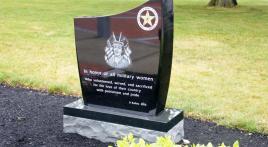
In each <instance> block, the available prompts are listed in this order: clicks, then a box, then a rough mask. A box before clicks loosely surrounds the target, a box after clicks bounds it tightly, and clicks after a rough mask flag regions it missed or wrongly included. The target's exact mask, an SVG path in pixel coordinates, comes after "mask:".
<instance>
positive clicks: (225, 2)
mask: <svg viewBox="0 0 268 147" xmlns="http://www.w3.org/2000/svg"><path fill="white" fill-rule="evenodd" d="M208 6H218V7H227V8H231V7H235V6H237V0H210V2H209V3H208Z"/></svg>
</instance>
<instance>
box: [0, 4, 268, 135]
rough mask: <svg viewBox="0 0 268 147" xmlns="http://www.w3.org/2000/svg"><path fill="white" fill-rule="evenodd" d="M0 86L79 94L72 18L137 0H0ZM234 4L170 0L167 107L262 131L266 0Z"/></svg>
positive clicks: (266, 97) (267, 74)
mask: <svg viewBox="0 0 268 147" xmlns="http://www.w3.org/2000/svg"><path fill="white" fill-rule="evenodd" d="M0 1H1V5H0V83H6V84H9V85H12V86H24V87H29V88H34V89H44V90H48V91H49V92H52V93H53V92H61V93H64V94H72V95H80V84H79V80H78V71H77V63H76V55H75V45H74V30H73V17H75V16H82V15H107V14H115V13H118V12H121V11H125V10H128V9H129V8H133V7H135V6H137V5H139V4H141V3H142V2H144V1H143V0H116V1H115V0H98V1H93V0H83V1H80V2H78V1H76V0H69V1H65V0H55V1H47V0H31V1H29V0H12V1H11V0H0ZM238 2H239V4H240V6H239V7H238V8H234V9H224V8H208V7H206V4H207V3H208V0H175V43H174V58H173V70H172V80H171V87H170V91H169V96H168V102H167V103H168V107H175V108H182V109H184V110H185V111H186V115H187V116H191V117H194V118H199V119H204V120H212V121H214V122H216V123H218V124H221V125H225V126H229V127H238V128H241V129H246V130H249V131H257V132H262V133H266V134H268V0H255V1H252V0H239V1H238Z"/></svg>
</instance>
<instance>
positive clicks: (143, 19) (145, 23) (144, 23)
mask: <svg viewBox="0 0 268 147" xmlns="http://www.w3.org/2000/svg"><path fill="white" fill-rule="evenodd" d="M137 21H138V25H139V26H140V28H142V29H143V30H144V31H152V30H154V29H155V28H156V27H157V25H158V14H157V12H156V10H155V9H153V8H151V7H144V8H142V9H141V10H140V11H139V13H138V16H137Z"/></svg>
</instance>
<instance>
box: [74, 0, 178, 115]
mask: <svg viewBox="0 0 268 147" xmlns="http://www.w3.org/2000/svg"><path fill="white" fill-rule="evenodd" d="M172 7H173V6H172V2H171V1H170V0H169V1H167V0H166V1H165V2H164V1H161V0H154V1H149V2H147V3H145V4H144V5H142V6H140V7H137V8H134V9H132V10H130V11H128V12H125V13H121V14H118V15H112V16H104V17H78V18H75V20H74V22H75V38H76V39H75V40H76V49H77V59H78V66H79V75H80V81H81V87H82V93H83V98H84V103H85V104H86V105H90V104H94V105H101V106H108V107H114V108H120V109H125V110H132V111H137V112H144V113H147V114H158V113H159V112H161V111H162V110H163V109H164V107H165V102H166V97H167V92H168V85H169V77H170V71H171V62H172V48H173V46H172V44H173V8H172Z"/></svg>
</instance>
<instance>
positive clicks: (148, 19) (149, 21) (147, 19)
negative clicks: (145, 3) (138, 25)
mask: <svg viewBox="0 0 268 147" xmlns="http://www.w3.org/2000/svg"><path fill="white" fill-rule="evenodd" d="M141 18H142V19H143V26H145V25H146V24H149V25H150V26H153V24H152V20H153V19H154V18H155V16H151V15H150V13H149V11H146V14H145V15H143V16H141Z"/></svg>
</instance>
